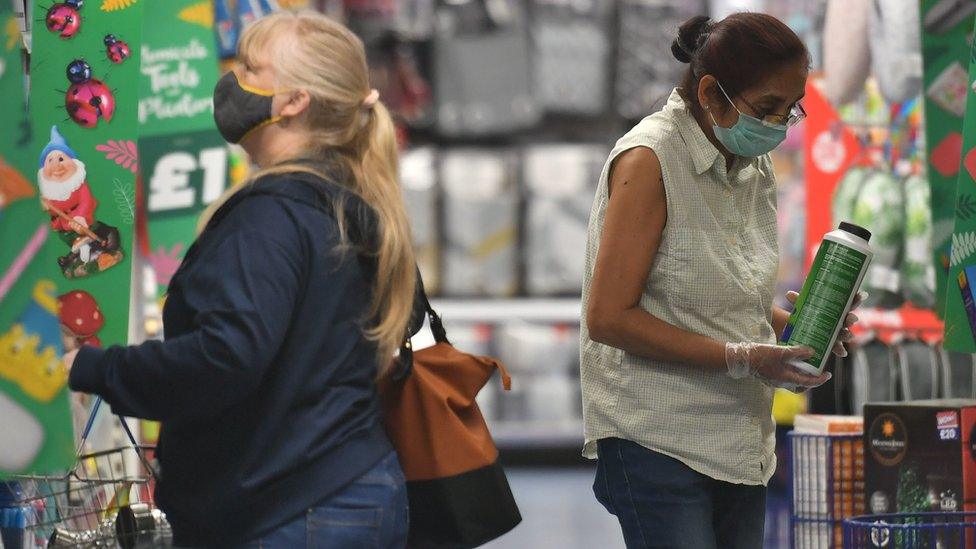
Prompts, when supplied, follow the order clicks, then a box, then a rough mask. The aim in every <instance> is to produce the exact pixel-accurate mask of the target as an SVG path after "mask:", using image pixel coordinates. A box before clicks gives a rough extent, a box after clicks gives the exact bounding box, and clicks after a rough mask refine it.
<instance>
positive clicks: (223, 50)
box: [214, 0, 240, 59]
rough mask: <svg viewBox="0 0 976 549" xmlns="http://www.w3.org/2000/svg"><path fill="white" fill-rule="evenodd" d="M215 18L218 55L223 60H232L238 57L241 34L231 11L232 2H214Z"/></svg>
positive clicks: (220, 0)
mask: <svg viewBox="0 0 976 549" xmlns="http://www.w3.org/2000/svg"><path fill="white" fill-rule="evenodd" d="M214 18H215V20H216V30H217V48H218V54H219V55H220V58H221V59H230V58H232V57H234V56H235V55H237V39H238V37H239V33H240V29H238V28H237V21H235V19H234V15H233V12H232V11H231V9H230V0H214Z"/></svg>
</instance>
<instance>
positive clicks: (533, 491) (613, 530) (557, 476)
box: [484, 467, 789, 549]
mask: <svg viewBox="0 0 976 549" xmlns="http://www.w3.org/2000/svg"><path fill="white" fill-rule="evenodd" d="M505 472H506V473H507V474H508V481H509V484H511V486H512V492H513V493H514V494H515V499H516V501H517V502H518V505H519V509H520V510H521V511H522V524H520V525H519V526H518V527H517V528H515V530H513V531H511V532H509V533H508V534H506V535H505V536H502V537H501V538H499V539H497V540H495V541H494V542H492V543H489V544H487V545H485V546H484V547H486V548H488V549H547V548H550V547H553V548H557V547H558V548H560V549H592V548H593V547H599V548H600V549H624V540H623V537H622V536H621V535H620V526H619V525H618V524H617V519H616V517H614V516H612V515H611V514H610V513H607V511H606V509H604V508H603V506H601V505H600V504H599V503H597V501H596V499H594V497H593V489H592V485H593V475H594V473H595V471H594V469H592V468H589V467H568V468H544V467H538V468H534V467H533V468H528V467H506V468H505ZM769 496H770V497H769V508H768V509H767V516H766V544H765V547H766V549H779V548H784V547H789V534H788V532H789V503H788V500H786V499H785V494H776V493H770V494H769Z"/></svg>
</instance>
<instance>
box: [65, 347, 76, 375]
mask: <svg viewBox="0 0 976 549" xmlns="http://www.w3.org/2000/svg"><path fill="white" fill-rule="evenodd" d="M76 356H78V349H75V350H74V351H68V352H67V353H65V354H64V356H63V357H62V358H61V362H62V363H64V369H65V370H67V371H68V372H70V371H71V366H73V365H74V363H75V357H76Z"/></svg>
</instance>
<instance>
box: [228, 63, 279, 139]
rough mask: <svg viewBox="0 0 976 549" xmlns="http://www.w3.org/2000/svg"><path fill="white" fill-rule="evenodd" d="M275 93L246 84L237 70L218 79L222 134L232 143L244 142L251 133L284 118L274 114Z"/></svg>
mask: <svg viewBox="0 0 976 549" xmlns="http://www.w3.org/2000/svg"><path fill="white" fill-rule="evenodd" d="M274 93H275V92H274V90H262V89H258V88H252V87H250V86H244V85H242V84H241V83H240V81H239V80H238V79H237V74H235V73H234V71H230V72H228V73H227V74H225V75H224V76H223V77H222V78H221V79H220V80H218V81H217V86H216V87H215V88H214V97H213V102H214V122H216V123H217V130H218V131H220V135H222V136H224V139H226V140H227V141H228V142H229V143H240V142H241V140H242V139H244V137H245V136H246V135H247V134H248V133H249V132H251V131H253V130H256V129H257V128H260V127H261V126H265V125H267V124H271V123H273V122H277V121H278V120H281V117H280V116H272V114H271V101H272V100H273V99H274Z"/></svg>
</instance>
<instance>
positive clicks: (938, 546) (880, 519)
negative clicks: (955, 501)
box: [844, 512, 976, 549]
mask: <svg viewBox="0 0 976 549" xmlns="http://www.w3.org/2000/svg"><path fill="white" fill-rule="evenodd" d="M972 547H976V512H951V513H950V512H941V513H938V512H937V513H893V514H888V515H867V516H861V517H853V518H850V519H848V520H845V521H844V549H862V548H863V549H877V548H883V549H970V548H972Z"/></svg>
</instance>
